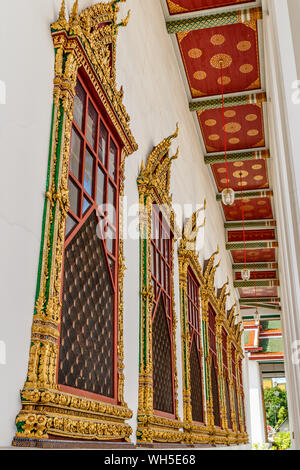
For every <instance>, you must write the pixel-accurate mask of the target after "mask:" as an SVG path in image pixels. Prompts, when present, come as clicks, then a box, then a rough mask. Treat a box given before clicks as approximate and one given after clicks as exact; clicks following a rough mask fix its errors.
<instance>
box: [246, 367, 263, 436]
mask: <svg viewBox="0 0 300 470" xmlns="http://www.w3.org/2000/svg"><path fill="white" fill-rule="evenodd" d="M248 372H249V382H248V383H249V394H250V395H249V401H250V418H251V419H250V422H251V434H250V437H251V442H252V445H253V444H260V445H261V444H264V443H265V441H266V438H265V423H264V410H263V397H262V384H261V375H260V370H259V364H258V362H256V361H248Z"/></svg>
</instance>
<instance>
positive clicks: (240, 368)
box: [239, 359, 247, 430]
mask: <svg viewBox="0 0 300 470" xmlns="http://www.w3.org/2000/svg"><path fill="white" fill-rule="evenodd" d="M242 364H243V363H242V359H239V373H240V387H241V390H242V392H243V393H242V396H241V397H242V411H243V421H244V429H245V430H246V429H247V426H246V411H245V397H244V385H243V369H242Z"/></svg>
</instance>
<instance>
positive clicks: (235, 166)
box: [211, 160, 269, 192]
mask: <svg viewBox="0 0 300 470" xmlns="http://www.w3.org/2000/svg"><path fill="white" fill-rule="evenodd" d="M227 168H228V179H229V186H230V187H231V188H232V189H233V190H234V191H241V189H245V190H247V191H249V190H252V189H253V190H255V189H256V190H257V189H266V188H268V187H269V181H268V172H267V165H266V162H265V160H255V161H254V160H247V161H243V162H240V161H238V162H228V163H227ZM211 169H212V171H213V174H214V177H215V180H216V183H217V187H218V190H219V192H221V191H223V189H224V188H226V187H227V172H226V165H225V163H216V164H214V165H212V166H211Z"/></svg>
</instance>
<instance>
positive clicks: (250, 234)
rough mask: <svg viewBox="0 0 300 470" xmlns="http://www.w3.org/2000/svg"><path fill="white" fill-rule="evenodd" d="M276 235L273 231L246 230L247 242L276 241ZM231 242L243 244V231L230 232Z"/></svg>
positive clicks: (229, 239) (229, 238)
mask: <svg viewBox="0 0 300 470" xmlns="http://www.w3.org/2000/svg"><path fill="white" fill-rule="evenodd" d="M275 239H276V234H275V230H273V229H266V230H245V240H246V242H250V241H260V240H275ZM228 241H229V242H242V241H244V236H243V230H230V231H229V232H228Z"/></svg>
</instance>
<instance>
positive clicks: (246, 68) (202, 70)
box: [177, 23, 261, 98]
mask: <svg viewBox="0 0 300 470" xmlns="http://www.w3.org/2000/svg"><path fill="white" fill-rule="evenodd" d="M177 40H178V43H179V48H180V51H181V55H182V59H183V63H184V66H185V70H186V74H187V78H188V81H189V86H190V90H191V94H192V97H193V98H199V97H203V96H213V95H220V94H222V81H221V67H220V63H219V60H220V58H223V84H224V93H225V94H226V93H235V92H240V91H247V90H255V89H259V88H260V85H261V84H260V70H259V55H258V49H257V43H258V40H257V32H256V31H254V30H253V29H252V28H250V27H248V26H246V25H245V24H241V23H239V24H232V25H227V26H218V27H215V28H209V29H201V30H196V31H190V32H189V33H180V34H178V35H177Z"/></svg>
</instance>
